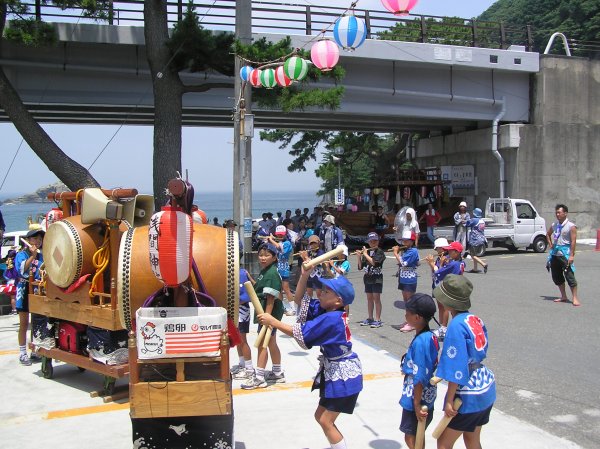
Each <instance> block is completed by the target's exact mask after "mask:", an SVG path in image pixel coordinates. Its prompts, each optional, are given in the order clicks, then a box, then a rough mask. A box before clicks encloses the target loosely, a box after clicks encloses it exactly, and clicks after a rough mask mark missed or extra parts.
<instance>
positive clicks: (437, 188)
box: [433, 184, 444, 198]
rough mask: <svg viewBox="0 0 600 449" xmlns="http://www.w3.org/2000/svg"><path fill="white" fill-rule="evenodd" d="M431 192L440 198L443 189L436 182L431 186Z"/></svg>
mask: <svg viewBox="0 0 600 449" xmlns="http://www.w3.org/2000/svg"><path fill="white" fill-rule="evenodd" d="M433 193H435V196H436V198H440V197H441V196H442V194H443V193H444V189H443V187H442V186H441V185H439V184H437V185H436V186H434V187H433Z"/></svg>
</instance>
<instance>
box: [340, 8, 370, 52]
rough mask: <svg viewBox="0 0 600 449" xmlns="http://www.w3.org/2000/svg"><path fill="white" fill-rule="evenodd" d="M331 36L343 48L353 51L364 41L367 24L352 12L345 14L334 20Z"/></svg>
mask: <svg viewBox="0 0 600 449" xmlns="http://www.w3.org/2000/svg"><path fill="white" fill-rule="evenodd" d="M333 37H334V39H335V41H336V42H337V44H338V45H339V46H340V47H342V48H343V49H344V50H346V51H354V50H355V49H357V48H358V47H360V46H361V45H362V44H363V42H364V41H365V38H366V37H367V25H365V22H364V20H362V19H361V18H359V17H355V16H354V14H347V15H345V16H342V17H340V18H339V19H338V20H337V21H336V22H335V26H334V27H333Z"/></svg>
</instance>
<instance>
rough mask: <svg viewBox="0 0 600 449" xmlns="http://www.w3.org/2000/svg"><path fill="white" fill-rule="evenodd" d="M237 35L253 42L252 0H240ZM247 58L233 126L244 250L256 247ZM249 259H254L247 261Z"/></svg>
mask: <svg viewBox="0 0 600 449" xmlns="http://www.w3.org/2000/svg"><path fill="white" fill-rule="evenodd" d="M235 3H236V6H235V37H236V39H239V40H240V42H242V43H243V44H245V45H249V44H251V43H252V0H236V2H235ZM242 65H243V62H242V60H241V59H240V58H238V57H236V58H235V73H234V74H233V76H234V79H235V89H234V100H233V101H234V127H233V134H234V135H233V219H234V220H235V222H236V223H238V224H239V225H240V227H239V228H238V232H240V234H241V236H242V237H243V242H244V251H245V252H250V251H251V250H252V137H250V136H248V135H249V134H251V133H250V131H251V128H252V127H253V126H254V124H253V122H252V123H249V122H250V121H249V120H247V116H248V115H249V114H250V117H252V118H253V116H252V115H251V112H252V90H251V86H250V84H249V83H246V86H245V88H243V84H242V79H241V78H240V69H241V68H242ZM245 262H246V263H249V262H250V261H245Z"/></svg>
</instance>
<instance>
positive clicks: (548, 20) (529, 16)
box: [480, 0, 600, 57]
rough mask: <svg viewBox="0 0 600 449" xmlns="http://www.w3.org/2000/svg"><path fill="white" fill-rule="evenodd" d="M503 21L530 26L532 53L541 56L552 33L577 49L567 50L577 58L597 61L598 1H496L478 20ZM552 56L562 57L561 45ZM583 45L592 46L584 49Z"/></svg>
mask: <svg viewBox="0 0 600 449" xmlns="http://www.w3.org/2000/svg"><path fill="white" fill-rule="evenodd" d="M480 18H481V19H484V20H497V21H500V20H502V21H504V22H505V23H507V24H510V25H511V26H523V25H531V26H532V28H533V40H534V50H536V51H539V52H543V51H544V49H545V47H546V44H547V43H548V40H549V38H550V36H551V35H552V33H554V32H557V31H560V32H562V33H564V34H565V35H566V36H567V38H569V40H571V39H573V40H576V41H577V44H578V46H575V47H574V48H572V49H571V50H572V51H573V53H574V54H576V55H579V56H592V57H597V56H598V51H597V48H598V46H599V45H600V43H599V41H600V2H598V0H498V1H497V2H496V3H494V4H493V5H492V6H491V7H490V8H489V9H488V10H487V11H485V12H484V13H483V14H482V15H481V17H480ZM555 42H557V43H556V44H555V45H554V48H553V50H552V52H553V53H560V54H564V50H563V48H562V42H558V41H555ZM583 42H587V43H588V44H590V43H592V42H593V44H592V45H585V44H583Z"/></svg>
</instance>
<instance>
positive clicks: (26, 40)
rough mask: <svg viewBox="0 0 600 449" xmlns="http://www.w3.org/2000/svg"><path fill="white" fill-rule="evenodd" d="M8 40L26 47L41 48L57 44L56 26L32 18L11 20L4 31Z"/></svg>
mask: <svg viewBox="0 0 600 449" xmlns="http://www.w3.org/2000/svg"><path fill="white" fill-rule="evenodd" d="M4 37H5V38H6V40H9V41H12V42H19V43H22V44H25V45H31V46H40V45H52V44H54V43H56V31H55V29H54V26H52V25H51V24H48V23H46V22H39V21H37V20H35V19H34V18H32V17H27V18H24V19H15V20H11V21H10V22H9V23H8V26H7V27H6V29H5V30H4Z"/></svg>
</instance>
